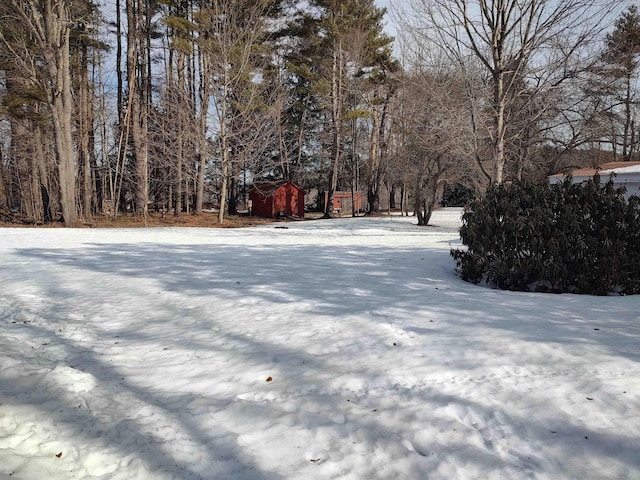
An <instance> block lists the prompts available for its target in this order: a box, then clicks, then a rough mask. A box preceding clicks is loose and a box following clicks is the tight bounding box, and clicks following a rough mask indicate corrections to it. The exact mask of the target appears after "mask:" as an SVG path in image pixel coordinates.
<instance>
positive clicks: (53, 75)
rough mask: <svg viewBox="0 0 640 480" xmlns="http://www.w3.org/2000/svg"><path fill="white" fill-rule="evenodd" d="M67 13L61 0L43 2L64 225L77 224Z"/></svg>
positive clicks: (52, 117)
mask: <svg viewBox="0 0 640 480" xmlns="http://www.w3.org/2000/svg"><path fill="white" fill-rule="evenodd" d="M68 22H69V16H68V15H67V9H66V8H65V4H64V2H62V1H57V2H55V3H54V4H53V5H52V4H51V3H50V1H47V2H46V8H45V18H44V24H45V26H46V28H47V39H48V42H49V44H48V50H47V51H46V52H45V53H44V56H45V61H46V66H47V69H48V73H49V78H50V79H51V82H52V83H51V86H50V89H49V104H50V107H51V120H52V123H53V133H54V139H55V149H56V158H57V163H58V182H59V189H60V206H61V209H62V217H63V219H64V224H65V226H66V227H74V226H76V224H77V220H78V213H77V209H76V175H75V173H76V172H75V149H74V143H73V136H72V132H73V110H74V109H73V97H72V94H71V69H70V61H69V60H70V59H69V55H70V52H69V34H70V31H69V27H68Z"/></svg>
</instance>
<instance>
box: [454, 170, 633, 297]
mask: <svg viewBox="0 0 640 480" xmlns="http://www.w3.org/2000/svg"><path fill="white" fill-rule="evenodd" d="M462 220H463V225H462V228H461V229H460V235H461V238H462V242H463V243H464V244H465V245H466V246H467V250H452V251H451V255H452V256H453V258H454V259H455V260H456V263H457V265H458V269H459V272H460V274H461V276H462V278H463V279H464V280H466V281H470V282H473V283H479V282H483V281H486V282H487V283H488V284H490V285H493V286H497V287H499V288H502V289H506V290H523V291H528V290H535V291H549V292H573V293H589V294H594V295H606V294H609V293H612V292H617V293H620V294H635V293H640V198H638V197H631V199H630V200H629V201H628V202H627V201H625V198H624V189H623V188H616V187H614V185H613V182H612V180H609V181H608V182H607V183H606V184H604V185H601V184H600V178H599V177H598V176H597V175H596V177H594V179H593V180H590V181H589V182H588V183H586V184H584V185H579V184H573V183H572V181H571V178H570V177H568V178H566V179H565V180H564V182H562V183H558V184H556V185H548V184H540V183H531V182H516V183H513V184H510V185H495V186H493V187H492V188H491V189H489V191H488V192H487V194H486V196H485V197H483V198H480V199H476V200H474V201H472V202H471V203H470V204H469V206H468V207H467V208H466V209H465V211H464V214H463V216H462Z"/></svg>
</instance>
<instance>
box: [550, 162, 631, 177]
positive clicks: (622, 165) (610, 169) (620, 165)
mask: <svg viewBox="0 0 640 480" xmlns="http://www.w3.org/2000/svg"><path fill="white" fill-rule="evenodd" d="M638 166H640V162H609V163H603V164H602V165H598V166H596V167H589V168H578V169H576V170H571V175H573V176H574V177H593V176H594V175H595V174H596V173H615V172H616V171H618V170H620V169H628V168H630V167H638ZM564 176H565V173H556V174H555V175H551V177H564Z"/></svg>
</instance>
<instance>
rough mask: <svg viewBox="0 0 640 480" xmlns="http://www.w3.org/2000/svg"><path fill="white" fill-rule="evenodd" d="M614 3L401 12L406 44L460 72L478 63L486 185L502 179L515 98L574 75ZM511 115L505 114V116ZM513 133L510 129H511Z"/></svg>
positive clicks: (419, 6) (539, 1) (423, 6)
mask: <svg viewBox="0 0 640 480" xmlns="http://www.w3.org/2000/svg"><path fill="white" fill-rule="evenodd" d="M617 8H620V7H619V5H617V4H616V2H603V1H594V0H525V1H522V0H501V1H497V0H409V1H408V8H407V9H405V11H404V12H403V13H401V15H400V16H401V18H402V22H403V24H404V26H405V27H406V29H408V30H410V31H411V33H412V34H413V41H414V42H422V43H429V45H430V48H436V45H438V46H440V47H441V48H443V49H444V51H445V52H446V54H447V55H448V57H449V58H450V59H451V60H452V61H453V62H455V63H456V64H458V65H460V66H461V67H466V66H467V65H468V64H469V59H470V58H475V59H476V60H477V61H479V62H480V63H481V65H482V66H483V68H484V69H485V71H486V73H487V74H488V77H489V80H490V83H491V89H492V92H491V99H490V108H491V110H490V114H491V118H492V125H491V129H490V130H489V134H490V138H491V144H492V152H491V160H492V169H491V174H490V175H491V180H492V182H495V183H501V182H502V181H503V180H504V166H505V161H506V154H505V148H506V145H507V144H508V142H509V138H508V136H509V134H510V123H512V122H514V121H516V119H517V111H516V110H515V109H511V108H510V105H511V104H513V103H514V102H516V101H517V100H518V99H520V98H521V97H522V94H523V91H522V89H521V86H522V83H521V81H522V80H523V79H524V81H525V83H526V84H527V86H528V89H527V95H528V96H529V98H531V99H534V98H536V97H537V94H533V95H531V92H532V90H533V91H542V90H546V89H549V88H557V87H558V86H559V85H560V84H562V82H563V81H564V80H565V79H568V78H571V77H572V76H574V75H575V69H574V68H573V67H575V65H576V64H575V63H573V65H572V62H575V60H576V58H577V57H578V56H579V55H580V54H582V53H584V51H583V49H584V47H585V46H586V45H587V44H588V43H589V42H590V41H592V40H593V39H595V38H596V37H597V36H598V35H599V34H600V32H601V31H602V30H603V29H604V28H605V25H604V21H603V20H607V19H610V13H611V12H612V11H614V10H615V9H617ZM510 113H513V114H510ZM511 131H512V132H513V129H511Z"/></svg>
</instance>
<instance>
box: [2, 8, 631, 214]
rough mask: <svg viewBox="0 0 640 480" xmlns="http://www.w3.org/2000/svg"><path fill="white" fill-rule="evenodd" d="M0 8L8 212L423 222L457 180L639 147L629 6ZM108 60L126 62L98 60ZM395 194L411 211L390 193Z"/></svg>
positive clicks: (519, 172)
mask: <svg viewBox="0 0 640 480" xmlns="http://www.w3.org/2000/svg"><path fill="white" fill-rule="evenodd" d="M386 13H387V12H386V10H385V9H382V8H378V7H376V5H375V3H374V0H343V1H341V0H308V1H304V2H303V1H297V0H109V1H108V2H106V3H103V4H100V3H96V2H93V1H91V0H4V1H3V2H1V3H0V99H1V106H0V220H3V219H4V220H6V219H10V218H11V219H15V218H19V219H22V220H25V221H29V222H33V223H46V222H53V221H63V222H64V224H65V225H66V226H76V225H78V224H79V222H81V221H83V220H84V221H86V220H87V219H90V218H91V217H92V216H95V215H111V216H115V215H119V214H123V213H129V214H135V215H140V216H143V217H144V218H145V219H146V218H147V215H148V214H149V211H162V212H166V213H167V214H172V215H176V216H177V215H183V214H194V215H199V214H201V213H202V212H203V211H204V210H205V209H216V210H217V211H218V212H219V214H218V217H217V221H218V222H219V223H222V222H223V221H224V218H225V216H226V215H229V214H232V215H233V214H236V213H237V212H238V211H240V210H242V209H243V208H244V207H245V202H246V201H247V199H248V196H247V192H248V190H249V188H250V187H251V185H252V184H253V183H258V182H263V181H274V180H285V181H290V182H293V183H295V184H297V185H300V186H302V187H303V188H304V189H305V190H307V191H318V192H322V196H323V197H324V193H325V192H326V194H327V201H326V202H324V204H325V215H326V216H328V217H330V216H332V215H333V209H332V208H331V204H332V199H333V195H334V193H335V192H339V191H350V192H358V191H366V192H367V199H368V213H375V212H377V211H379V210H380V208H381V203H380V201H381V200H380V199H381V196H382V194H383V192H384V195H385V196H386V197H389V198H390V200H389V203H390V204H389V205H388V207H389V208H391V207H394V208H402V209H403V211H415V212H416V214H417V216H418V221H419V223H420V224H421V225H426V224H427V223H428V221H429V218H430V215H431V212H432V210H433V208H434V207H435V206H436V205H437V204H438V203H439V202H440V201H441V199H442V195H443V192H444V190H445V187H447V188H448V190H449V191H453V190H454V189H463V190H465V189H466V190H469V191H472V192H482V191H484V190H485V189H486V188H487V187H488V186H489V185H491V184H493V183H502V182H507V181H510V180H513V179H520V178H529V179H540V180H544V179H546V176H547V175H550V174H553V173H557V172H559V171H561V170H562V169H563V168H568V167H572V166H579V165H580V166H581V165H595V164H597V163H600V162H602V161H603V158H606V159H611V160H622V161H629V160H636V159H638V157H639V155H640V152H639V147H640V143H639V142H640V138H639V137H640V136H639V133H640V132H639V131H638V129H639V126H638V125H637V121H636V117H637V114H638V93H639V90H638V85H637V76H638V68H639V65H638V55H639V53H640V13H638V10H637V8H636V7H635V6H633V5H630V4H626V5H625V4H618V3H616V2H602V3H600V2H598V1H593V0H527V1H520V0H505V1H500V2H494V1H491V2H488V1H484V0H455V1H449V0H406V2H403V3H402V6H401V7H399V8H398V11H397V12H395V14H394V18H395V23H396V25H397V28H398V31H399V32H402V33H401V34H399V35H398V37H399V38H397V39H396V42H395V45H394V39H393V38H391V37H390V36H389V35H388V34H387V33H385V31H384V29H383V25H384V22H385V21H389V20H388V17H386V16H385V15H386ZM105 65H115V70H116V71H115V76H114V75H110V74H109V73H113V72H105ZM396 201H397V202H399V203H396Z"/></svg>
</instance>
